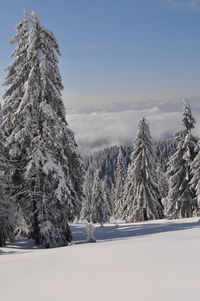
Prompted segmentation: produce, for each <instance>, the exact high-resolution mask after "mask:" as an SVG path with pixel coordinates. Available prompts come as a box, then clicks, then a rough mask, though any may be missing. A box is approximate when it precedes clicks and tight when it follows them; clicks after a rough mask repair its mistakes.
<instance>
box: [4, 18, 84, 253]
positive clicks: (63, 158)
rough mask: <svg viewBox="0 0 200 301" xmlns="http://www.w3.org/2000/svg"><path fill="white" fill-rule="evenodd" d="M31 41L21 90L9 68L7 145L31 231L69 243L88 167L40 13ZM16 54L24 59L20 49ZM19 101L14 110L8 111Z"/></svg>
mask: <svg viewBox="0 0 200 301" xmlns="http://www.w3.org/2000/svg"><path fill="white" fill-rule="evenodd" d="M26 43H27V44H26V45H25V46H24V48H25V49H26V51H25V53H24V55H25V56H26V60H27V67H26V68H25V69H26V72H25V75H26V74H27V76H26V77H25V78H24V80H23V82H21V83H20V84H21V86H22V88H21V90H20V91H18V86H17V87H16V86H15V84H14V83H13V81H14V79H15V77H16V75H12V73H11V74H10V69H9V70H8V71H9V74H8V76H7V81H6V84H7V85H10V87H9V89H8V90H7V92H6V94H5V101H6V105H5V109H4V119H5V123H4V127H5V129H6V133H7V141H6V142H7V143H6V148H7V151H8V153H9V156H10V157H11V158H12V160H13V161H14V162H16V163H15V164H14V165H15V168H16V169H17V174H18V179H19V180H20V182H19V183H18V196H20V197H19V202H21V207H22V208H23V210H24V213H25V215H26V219H27V220H28V221H29V224H30V231H31V237H32V238H34V239H35V241H36V243H37V244H41V245H43V246H44V247H53V246H61V245H67V244H68V242H69V241H70V240H71V232H70V229H69V226H68V221H70V220H73V219H74V218H75V216H77V215H79V211H80V202H81V198H82V171H83V167H82V163H81V160H80V157H79V155H78V154H77V151H76V143H75V140H74V134H73V132H72V131H71V130H70V129H69V127H68V124H67V121H66V118H65V109H64V105H63V101H62V98H61V90H62V89H63V86H62V82H61V76H60V73H59V69H58V59H57V54H58V55H59V54H60V52H59V47H58V44H57V41H56V39H55V37H54V35H53V33H52V32H50V31H48V30H47V29H45V28H44V27H43V26H41V24H40V21H39V18H38V16H37V14H36V13H32V20H31V28H30V31H28V39H26ZM18 47H19V44H18ZM21 51H22V50H21ZM15 56H16V61H19V56H20V53H16V55H15ZM23 64H24V61H23V62H22V63H21V64H20V66H19V69H20V68H21V69H23V68H22V65H23ZM14 69H15V68H14ZM21 69H20V70H21ZM8 91H10V92H8ZM19 92H20V93H19ZM15 101H16V102H17V105H16V107H15V110H14V111H13V110H12V111H11V112H10V113H9V112H8V109H9V107H10V106H12V103H13V102H15ZM8 116H9V117H8ZM13 118H14V120H18V124H17V125H16V124H14V125H12V126H11V127H9V124H8V119H9V120H10V121H11V123H12V120H13Z"/></svg>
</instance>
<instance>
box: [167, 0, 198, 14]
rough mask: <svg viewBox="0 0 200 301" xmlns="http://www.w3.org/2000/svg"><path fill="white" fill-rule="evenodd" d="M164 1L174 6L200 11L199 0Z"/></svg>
mask: <svg viewBox="0 0 200 301" xmlns="http://www.w3.org/2000/svg"><path fill="white" fill-rule="evenodd" d="M165 2H166V3H167V4H169V5H170V6H171V7H174V8H181V9H186V10H192V11H196V12H200V0H165Z"/></svg>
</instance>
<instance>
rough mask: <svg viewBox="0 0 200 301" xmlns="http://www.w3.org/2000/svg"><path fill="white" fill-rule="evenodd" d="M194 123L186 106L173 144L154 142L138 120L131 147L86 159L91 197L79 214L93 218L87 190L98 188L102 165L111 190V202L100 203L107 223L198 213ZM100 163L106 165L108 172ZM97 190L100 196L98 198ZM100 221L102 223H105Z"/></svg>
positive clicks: (199, 146)
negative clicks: (94, 174)
mask: <svg viewBox="0 0 200 301" xmlns="http://www.w3.org/2000/svg"><path fill="white" fill-rule="evenodd" d="M194 124H195V120H194V118H193V116H192V113H191V108H190V105H189V103H187V102H185V103H184V112H183V119H182V129H181V130H180V131H178V132H177V133H175V137H174V140H169V141H165V142H164V143H161V142H159V143H156V144H155V143H153V142H152V138H151V134H150V129H149V124H148V122H147V120H146V119H145V118H142V120H141V121H140V123H139V127H138V133H137V137H136V140H135V142H134V144H133V147H132V148H131V147H129V146H128V147H120V148H117V147H112V148H110V151H109V149H108V150H107V151H105V150H104V151H102V152H99V153H98V154H96V155H93V157H94V159H93V160H92V159H91V158H89V159H88V160H87V164H88V170H87V175H88V173H89V174H90V179H89V180H88V178H87V177H86V178H85V182H84V187H85V190H88V187H89V186H90V193H89V194H88V200H87V198H86V199H85V202H84V205H83V209H82V213H83V212H89V211H90V215H91V216H92V215H93V208H92V207H90V210H88V209H87V206H86V205H88V204H89V203H90V202H92V198H91V195H92V193H91V192H92V190H93V185H96V184H94V182H96V180H95V181H94V177H93V176H92V172H94V170H97V168H98V170H100V168H101V167H102V168H101V171H98V174H99V175H101V181H103V180H104V183H105V184H106V187H107V191H109V193H108V196H109V201H108V202H106V203H104V199H103V198H102V202H101V204H102V208H104V209H105V210H106V212H108V213H109V215H108V216H107V219H108V218H109V217H112V218H113V219H115V220H118V219H123V220H126V221H128V222H139V221H144V220H150V219H159V218H163V217H164V215H166V214H167V215H168V216H170V217H171V218H185V217H191V216H194V215H198V213H199V203H200V142H198V138H196V137H195V136H193V135H192V133H191V130H192V129H193V128H194ZM108 154H109V155H108ZM111 154H112V155H111ZM111 158H112V159H111ZM168 161H169V162H168ZM167 163H168V168H167ZM104 165H107V173H105V168H104ZM113 166H114V168H115V172H113ZM92 167H93V168H92ZM166 170H167V171H166ZM108 171H109V174H110V181H109V180H108V178H109V177H108ZM101 189H102V186H101ZM101 189H99V194H100V195H101V196H102V193H101ZM99 202H100V198H99ZM106 206H107V207H106ZM99 208H101V206H100V205H99ZM106 208H109V210H107V209H106ZM95 210H98V208H95ZM101 210H102V209H101ZM81 217H82V218H83V219H87V220H90V221H91V220H92V221H94V219H89V218H86V215H85V214H81ZM99 222H103V219H101V221H100V220H99Z"/></svg>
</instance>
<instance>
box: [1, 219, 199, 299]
mask: <svg viewBox="0 0 200 301" xmlns="http://www.w3.org/2000/svg"><path fill="white" fill-rule="evenodd" d="M72 231H73V234H74V240H75V241H74V242H73V244H72V245H71V246H68V247H63V248H56V249H47V250H44V249H36V248H34V247H33V245H32V242H31V241H28V242H27V241H23V240H21V241H18V242H17V243H16V244H15V245H9V246H7V247H6V248H1V250H0V300H2V301H11V300H15V301H25V300H26V301H64V300H67V301H81V300H84V301H99V300H105V301H112V300H113V301H118V300H120V301H122V300H125V301H143V300H145V301H147V300H152V301H199V300H200V223H199V222H198V219H197V218H192V219H182V220H178V221H177V220H171V221H169V220H159V221H151V222H145V223H135V224H120V225H119V226H117V227H115V226H114V225H112V224H107V225H105V226H104V227H99V226H98V227H97V228H96V231H95V235H96V238H97V243H84V240H85V239H86V234H85V231H84V226H83V225H78V224H77V225H73V226H72Z"/></svg>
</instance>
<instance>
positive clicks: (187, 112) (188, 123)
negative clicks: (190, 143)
mask: <svg viewBox="0 0 200 301" xmlns="http://www.w3.org/2000/svg"><path fill="white" fill-rule="evenodd" d="M183 105H184V111H183V119H182V125H183V129H185V130H191V129H193V128H194V125H195V123H196V121H195V119H194V117H193V116H192V111H191V107H190V104H189V102H188V101H187V100H186V99H184V100H183Z"/></svg>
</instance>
